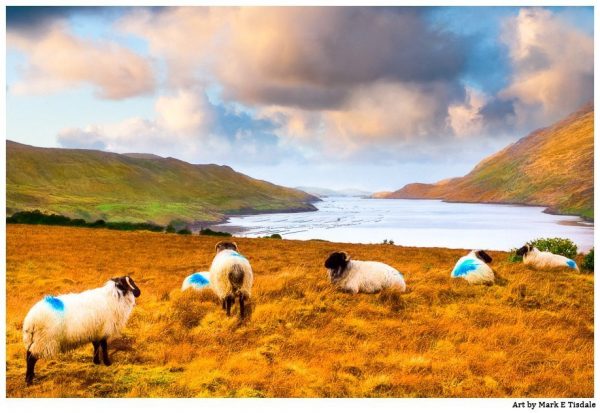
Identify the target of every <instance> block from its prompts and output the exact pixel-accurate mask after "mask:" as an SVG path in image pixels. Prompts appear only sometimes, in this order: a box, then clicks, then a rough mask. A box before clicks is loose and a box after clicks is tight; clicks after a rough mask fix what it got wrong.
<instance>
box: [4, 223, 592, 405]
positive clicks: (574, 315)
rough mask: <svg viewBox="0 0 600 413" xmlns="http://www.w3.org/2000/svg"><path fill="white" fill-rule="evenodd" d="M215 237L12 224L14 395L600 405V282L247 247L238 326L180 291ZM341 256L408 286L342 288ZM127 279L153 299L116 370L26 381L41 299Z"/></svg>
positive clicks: (501, 257)
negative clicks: (475, 277) (479, 275)
mask: <svg viewBox="0 0 600 413" xmlns="http://www.w3.org/2000/svg"><path fill="white" fill-rule="evenodd" d="M216 241H217V240H216V239H215V238H214V237H208V236H193V237H182V236H178V235H176V234H167V233H151V232H147V231H134V232H116V231H108V230H106V229H94V230H92V229H89V228H75V227H57V226H37V225H14V224H9V225H8V226H7V261H6V268H7V272H6V287H7V291H9V292H10V293H9V294H7V303H6V310H7V313H6V326H7V329H6V330H7V336H6V360H7V364H6V377H7V382H6V391H7V395H8V397H512V398H515V397H545V398H557V397H593V395H594V305H593V303H594V296H593V292H594V275H593V273H586V272H583V273H581V274H578V273H574V272H572V271H568V270H555V271H541V270H533V269H531V268H527V267H525V266H523V265H522V264H521V263H510V262H508V261H507V259H506V257H507V255H508V254H507V253H503V252H497V251H488V252H489V253H490V255H491V256H492V257H493V258H494V262H493V263H492V264H491V265H492V268H493V269H494V271H495V272H496V274H497V275H498V276H499V277H501V278H502V280H503V282H502V283H497V284H495V285H492V286H483V285H481V286H473V285H468V284H467V283H466V282H465V281H464V280H461V279H452V278H450V271H451V269H452V267H453V266H454V264H455V263H456V260H457V258H458V257H460V256H462V255H464V254H465V253H466V251H465V250H451V249H444V248H412V247H400V246H394V245H381V244H373V245H366V244H339V243H332V242H323V241H291V240H278V239H250V238H236V239H235V241H236V242H237V244H238V246H239V248H240V251H241V252H242V253H243V254H244V256H246V257H248V259H249V260H250V262H251V263H252V266H253V269H254V274H255V284H254V288H253V298H252V300H253V303H254V304H253V305H254V308H253V312H252V318H251V319H250V320H249V321H248V322H247V323H244V324H239V322H238V320H237V318H236V317H231V318H227V317H226V316H225V314H224V312H223V310H222V309H221V307H220V306H219V305H218V304H217V303H216V302H215V297H214V296H213V295H212V294H211V293H210V292H209V291H206V292H203V293H198V292H197V291H191V290H188V291H185V292H181V291H180V286H181V282H182V280H183V279H184V277H185V276H187V275H189V274H191V273H193V272H197V271H205V270H206V269H207V268H209V266H210V262H211V261H212V258H213V256H214V245H215V243H216ZM338 250H344V251H347V252H348V253H349V254H350V255H351V256H352V257H354V258H356V259H363V260H375V261H382V262H386V263H388V264H390V265H392V266H393V267H395V268H397V269H399V270H400V271H401V272H402V273H403V274H404V276H405V280H406V283H407V285H408V290H407V292H406V293H404V294H400V295H399V294H390V293H388V292H383V293H379V294H359V295H349V294H345V293H342V292H339V291H336V290H335V289H334V288H332V287H331V285H330V283H329V282H328V280H327V275H326V273H325V268H324V267H323V262H324V260H325V258H326V257H327V256H328V255H329V253H331V252H332V251H338ZM48 257H52V259H48ZM582 259H583V256H581V255H580V256H577V257H576V260H577V261H578V263H581V260H582ZM122 274H131V276H132V277H133V278H134V279H135V280H136V283H137V285H138V286H139V288H140V289H141V291H142V294H141V296H140V297H139V299H138V300H137V305H136V307H135V309H134V310H133V314H132V316H131V319H130V322H129V324H128V325H127V327H126V329H125V330H124V334H123V336H122V337H121V338H119V339H116V340H114V341H113V342H111V343H109V348H111V349H112V350H111V357H112V360H113V365H112V366H111V367H105V366H96V365H94V364H93V363H92V346H91V345H90V346H89V347H88V346H86V347H84V348H80V349H77V350H75V351H74V352H72V353H68V354H64V355H61V356H60V357H59V358H57V359H55V360H50V361H40V362H38V366H37V374H38V377H37V379H36V380H35V381H34V384H33V385H32V386H30V387H26V386H25V382H24V372H25V349H24V348H23V344H22V334H21V327H22V322H23V318H24V316H25V314H26V313H27V311H28V309H29V308H30V307H31V305H32V304H33V303H35V302H36V301H38V300H39V299H41V298H42V297H43V296H44V295H46V294H59V293H66V292H70V291H81V290H84V289H87V288H93V287H97V286H100V285H102V284H103V283H104V282H105V281H106V280H107V279H108V278H110V277H113V276H116V275H122ZM23 286H27V288H23Z"/></svg>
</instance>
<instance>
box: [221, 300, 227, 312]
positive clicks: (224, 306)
mask: <svg viewBox="0 0 600 413" xmlns="http://www.w3.org/2000/svg"><path fill="white" fill-rule="evenodd" d="M221 305H222V306H223V310H227V297H225V298H223V302H222V303H221Z"/></svg>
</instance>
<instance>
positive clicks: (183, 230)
mask: <svg viewBox="0 0 600 413" xmlns="http://www.w3.org/2000/svg"><path fill="white" fill-rule="evenodd" d="M177 233H178V234H179V235H191V234H192V231H190V230H189V229H187V228H184V229H180V230H179V231H177Z"/></svg>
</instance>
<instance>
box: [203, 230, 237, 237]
mask: <svg viewBox="0 0 600 413" xmlns="http://www.w3.org/2000/svg"><path fill="white" fill-rule="evenodd" d="M199 235H210V236H213V237H230V236H231V234H230V233H229V232H220V231H213V230H212V229H210V228H205V229H201V230H200V232H199Z"/></svg>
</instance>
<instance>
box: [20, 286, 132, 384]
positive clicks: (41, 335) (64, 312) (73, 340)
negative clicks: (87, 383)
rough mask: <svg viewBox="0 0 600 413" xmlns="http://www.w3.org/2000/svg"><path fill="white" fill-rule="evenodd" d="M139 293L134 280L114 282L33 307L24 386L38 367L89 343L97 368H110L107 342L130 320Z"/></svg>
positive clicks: (47, 299) (26, 334) (27, 319)
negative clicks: (98, 365) (42, 362)
mask: <svg viewBox="0 0 600 413" xmlns="http://www.w3.org/2000/svg"><path fill="white" fill-rule="evenodd" d="M139 296H140V289H139V288H138V287H137V285H135V282H134V281H133V279H132V278H131V277H119V278H113V279H111V280H110V281H108V282H107V283H106V284H105V285H104V286H103V287H100V288H96V289H93V290H87V291H83V292H81V293H78V294H65V295H59V296H56V297H53V296H46V297H45V298H43V299H42V300H40V301H38V302H37V303H36V304H34V306H33V307H31V309H30V310H29V312H28V313H27V316H26V317H25V320H24V321H23V342H24V343H25V348H26V349H27V373H26V374H25V382H26V383H27V384H31V383H32V381H33V378H34V376H35V373H34V369H35V363H36V362H37V360H38V359H40V358H51V357H54V356H55V355H56V354H58V353H61V352H65V351H68V350H71V349H74V348H76V347H79V346H81V345H83V344H86V343H92V344H93V345H94V364H100V349H102V356H103V361H104V364H105V365H107V366H110V364H111V362H110V359H109V357H108V344H107V340H108V339H109V338H111V337H113V336H115V335H117V334H118V333H119V332H120V331H121V330H122V329H123V327H125V324H126V323H127V320H128V319H129V315H130V314H131V311H132V310H133V307H134V306H135V298H136V297H139Z"/></svg>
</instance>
